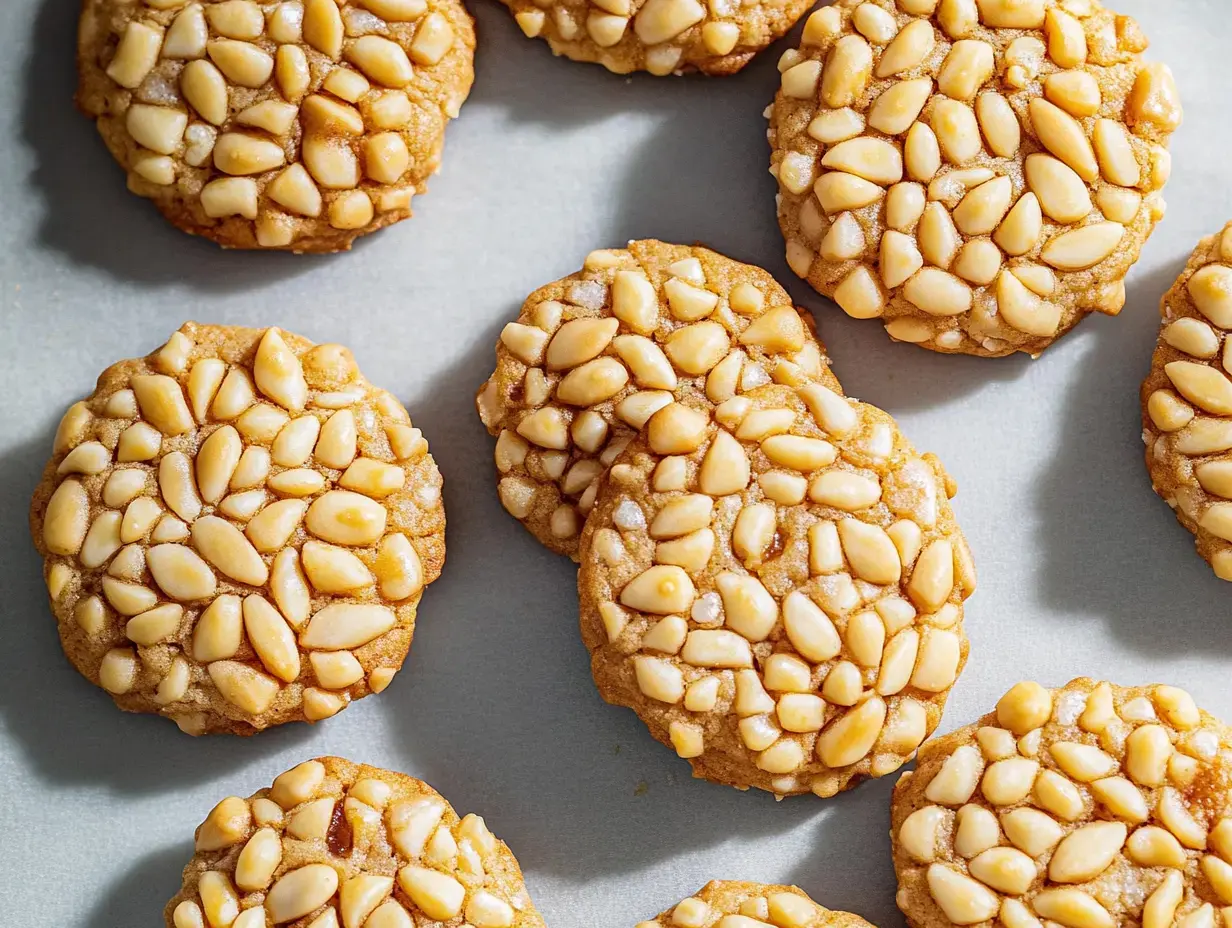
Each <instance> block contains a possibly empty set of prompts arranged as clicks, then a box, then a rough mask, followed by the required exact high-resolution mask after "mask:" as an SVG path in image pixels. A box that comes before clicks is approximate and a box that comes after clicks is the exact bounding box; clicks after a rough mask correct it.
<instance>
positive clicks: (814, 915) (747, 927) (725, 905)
mask: <svg viewBox="0 0 1232 928" xmlns="http://www.w3.org/2000/svg"><path fill="white" fill-rule="evenodd" d="M750 920H751V921H750ZM762 925H766V926H773V928H872V926H871V925H870V924H869V923H868V922H866V921H865V920H864V919H862V918H860V916H858V915H853V914H851V913H850V912H839V911H834V910H832V909H827V908H825V907H824V906H821V905H818V904H817V903H816V902H814V901H813V900H812V899H811V898H809V896H808V894H807V893H806V892H804V890H802V889H800V888H799V887H798V886H778V885H770V884H767V883H751V882H747V881H743V880H711V881H710V882H709V883H707V884H706V885H705V886H703V887H702V888H701V889H700V890H698V891H697V892H696V893H694V894H693V895H692V896H689V897H688V898H687V899H682V900H681V901H680V902H678V903H677V904H676V905H674V906H672V907H671V908H670V909H668V910H667V911H665V912H661V913H659V914H658V915H657V916H656V917H655V918H653V919H651V920H650V921H644V922H639V923H638V925H637V926H636V928H761V926H762Z"/></svg>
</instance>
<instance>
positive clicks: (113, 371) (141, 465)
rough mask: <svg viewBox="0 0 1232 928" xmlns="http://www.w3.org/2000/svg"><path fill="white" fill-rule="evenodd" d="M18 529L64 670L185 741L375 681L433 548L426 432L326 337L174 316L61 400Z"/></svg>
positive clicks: (411, 617) (305, 712) (436, 566)
mask: <svg viewBox="0 0 1232 928" xmlns="http://www.w3.org/2000/svg"><path fill="white" fill-rule="evenodd" d="M31 525H32V528H33V532H34V539H35V544H36V545H37V546H38V548H39V550H40V552H41V553H42V554H43V556H44V558H45V560H46V566H45V576H46V580H47V588H48V591H49V593H50V596H51V604H52V608H53V611H54V612H55V615H56V618H57V620H58V622H59V626H60V635H61V639H62V641H63V643H64V647H65V651H66V653H67V654H68V655H69V657H70V659H71V660H72V661H73V663H74V664H75V665H76V666H77V668H78V669H79V670H80V671H81V672H82V673H83V674H84V675H85V676H87V677H88V678H89V679H90V680H92V681H93V682H95V683H97V684H98V685H100V686H101V687H102V688H103V689H105V690H106V691H107V692H108V693H110V694H111V695H112V696H113V697H114V698H115V700H116V702H117V703H118V704H119V705H120V706H121V707H122V708H124V709H128V710H131V711H139V712H156V713H160V714H162V715H166V716H168V717H170V718H172V719H174V720H175V722H176V723H177V724H178V725H179V726H180V727H181V728H182V729H183V730H185V731H187V732H189V733H190V734H201V733H203V732H207V731H235V732H239V733H251V732H252V731H255V730H258V729H261V728H264V727H266V726H268V725H273V724H278V723H281V722H285V721H291V720H295V719H308V720H310V721H316V720H318V719H324V718H328V717H330V716H332V715H334V714H336V713H337V712H339V711H340V710H341V709H343V708H345V707H346V705H347V704H348V703H349V702H350V701H351V700H352V699H355V698H359V697H361V696H365V695H367V694H368V693H370V692H378V693H379V692H380V691H381V690H383V689H384V688H385V687H386V686H388V685H389V681H390V680H391V679H392V677H393V675H394V673H395V672H396V671H397V670H398V668H399V667H400V666H401V664H402V660H403V658H404V657H405V656H406V652H407V649H408V648H409V647H410V643H411V636H412V633H413V631H414V625H415V612H416V608H417V606H418V603H419V599H420V597H421V595H422V592H423V587H424V586H425V585H426V584H428V583H430V582H432V581H433V580H435V579H436V577H437V576H438V575H439V574H440V570H441V566H442V564H443V562H444V556H445V546H444V528H445V515H444V509H443V506H442V503H441V477H440V473H439V472H438V471H437V469H436V464H435V462H434V461H433V460H432V457H431V455H430V454H429V453H428V445H427V442H426V441H425V440H424V438H423V435H422V434H421V433H420V431H419V430H418V429H416V428H414V427H413V426H412V425H411V420H410V417H409V416H408V415H407V412H406V409H405V408H404V407H403V406H402V405H401V404H400V403H399V402H398V401H397V400H396V399H395V398H394V397H393V396H391V395H390V394H389V393H386V392H385V391H383V390H379V389H376V388H374V387H372V386H371V385H370V384H368V383H367V381H366V380H364V378H363V376H362V375H361V374H360V372H359V369H358V367H357V366H356V364H355V361H354V359H353V358H352V356H351V353H350V352H349V351H348V350H347V349H346V348H343V347H342V346H340V345H316V346H314V345H312V343H311V342H308V341H307V340H306V339H302V338H299V337H298V336H293V335H290V334H287V333H282V332H279V331H278V330H277V329H266V330H264V331H260V330H255V329H239V328H230V327H219V326H199V325H197V324H195V323H191V322H190V323H186V324H185V325H184V326H183V327H182V328H181V329H180V331H178V332H177V333H175V334H174V335H172V336H171V339H170V340H169V341H168V342H167V343H166V345H164V346H163V347H162V348H160V349H159V350H158V351H156V352H154V353H153V354H151V355H150V356H149V357H147V358H143V359H140V360H135V361H125V362H121V363H119V364H117V365H114V366H113V367H111V368H110V369H108V370H107V371H106V372H104V374H103V375H102V376H101V377H100V378H99V384H98V388H97V390H96V391H95V393H94V394H93V395H92V396H91V397H90V398H89V399H86V400H82V401H81V402H79V403H75V404H74V405H73V406H71V407H70V408H69V410H68V412H67V413H66V414H65V416H64V418H63V420H62V421H61V422H60V427H59V429H58V431H57V433H56V437H55V446H54V448H53V456H52V459H51V462H50V463H49V464H48V465H47V470H46V472H45V475H44V480H43V483H42V484H41V485H40V487H39V489H38V491H37V492H36V494H35V498H34V503H33V507H32V511H31Z"/></svg>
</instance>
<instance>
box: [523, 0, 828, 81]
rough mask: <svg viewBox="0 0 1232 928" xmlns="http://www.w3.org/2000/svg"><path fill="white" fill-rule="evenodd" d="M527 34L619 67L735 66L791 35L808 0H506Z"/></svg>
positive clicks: (706, 69) (668, 70) (559, 50)
mask: <svg viewBox="0 0 1232 928" xmlns="http://www.w3.org/2000/svg"><path fill="white" fill-rule="evenodd" d="M502 2H504V4H505V5H506V6H507V7H509V9H510V11H511V12H512V13H513V18H514V19H515V20H517V23H518V26H519V27H520V28H521V30H522V32H523V33H525V34H526V36H527V37H528V38H532V39H533V38H535V37H537V36H538V37H542V38H544V39H546V40H547V42H548V45H549V46H551V48H552V52H553V54H556V55H564V56H565V57H566V58H571V59H573V60H574V61H589V62H596V63H598V64H601V65H603V66H604V67H605V68H607V69H608V70H609V71H613V72H615V73H616V74H628V73H630V72H631V71H648V72H649V73H651V74H655V75H659V76H663V75H667V74H683V73H686V72H689V71H701V72H703V73H705V74H712V75H725V74H735V73H736V72H737V71H739V70H740V69H741V68H743V67H744V66H745V65H746V64H748V63H749V62H750V61H752V60H753V56H754V55H756V54H757V53H758V52H760V51H761V50H762V49H763V48H765V47H766V46H767V45H769V44H770V43H772V42H776V41H778V40H779V39H780V38H782V37H783V36H784V35H786V34H787V33H788V32H789V31H790V30H791V27H792V26H794V25H795V24H796V20H798V19H799V18H800V17H801V16H802V15H804V11H805V10H807V9H808V8H809V6H810V4H809V3H808V2H807V0H745V2H735V0H704V2H703V0H593V2H591V0H502Z"/></svg>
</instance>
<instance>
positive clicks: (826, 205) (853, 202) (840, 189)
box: [813, 171, 885, 215]
mask: <svg viewBox="0 0 1232 928" xmlns="http://www.w3.org/2000/svg"><path fill="white" fill-rule="evenodd" d="M813 189H814V192H815V193H816V194H817V199H818V201H819V202H820V203H821V208H822V209H823V210H825V212H826V215H834V214H835V213H840V212H846V211H848V210H857V209H862V208H864V207H865V206H868V205H869V204H870V203H875V202H877V201H878V200H880V199H881V198H882V197H883V196H884V195H885V191H884V190H882V188H881V187H879V186H877V185H876V184H874V183H871V182H870V181H866V180H864V179H863V178H860V177H856V176H855V175H854V174H847V173H843V172H841V171H832V172H830V173H828V174H823V175H822V176H821V177H819V178H818V179H817V183H816V184H815V185H814V188H813Z"/></svg>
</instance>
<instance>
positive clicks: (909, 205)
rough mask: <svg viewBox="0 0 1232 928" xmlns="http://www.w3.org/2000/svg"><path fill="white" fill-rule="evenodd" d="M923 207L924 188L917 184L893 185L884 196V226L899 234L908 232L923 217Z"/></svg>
mask: <svg viewBox="0 0 1232 928" xmlns="http://www.w3.org/2000/svg"><path fill="white" fill-rule="evenodd" d="M924 205H925V204H924V188H923V187H921V186H920V185H919V184H912V183H902V184H895V185H894V186H893V187H891V188H890V189H889V192H888V193H887V194H886V224H887V225H889V226H890V228H891V229H894V230H897V231H899V232H910V231H911V230H912V228H914V226H915V224H916V222H918V221H919V218H920V216H921V215H923V213H924ZM884 241H885V239H884V238H883V239H882V242H883V243H884Z"/></svg>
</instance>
